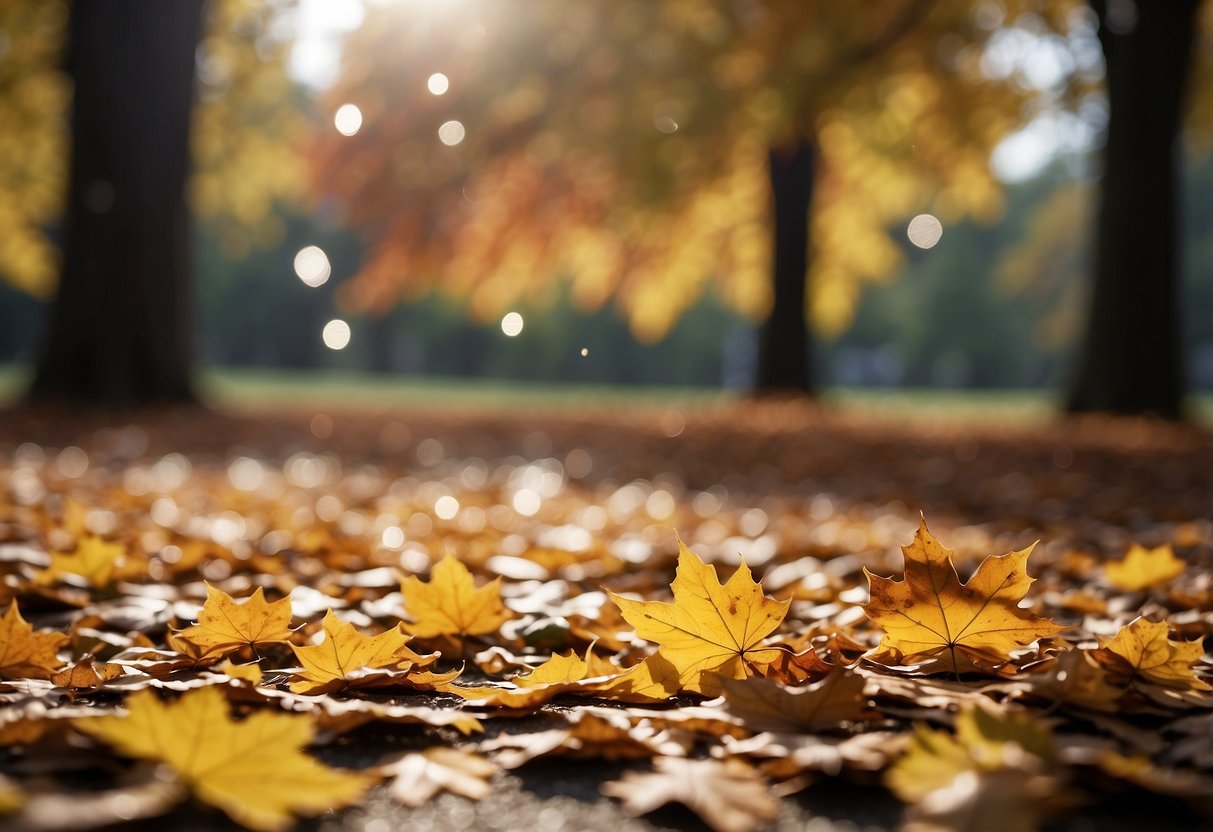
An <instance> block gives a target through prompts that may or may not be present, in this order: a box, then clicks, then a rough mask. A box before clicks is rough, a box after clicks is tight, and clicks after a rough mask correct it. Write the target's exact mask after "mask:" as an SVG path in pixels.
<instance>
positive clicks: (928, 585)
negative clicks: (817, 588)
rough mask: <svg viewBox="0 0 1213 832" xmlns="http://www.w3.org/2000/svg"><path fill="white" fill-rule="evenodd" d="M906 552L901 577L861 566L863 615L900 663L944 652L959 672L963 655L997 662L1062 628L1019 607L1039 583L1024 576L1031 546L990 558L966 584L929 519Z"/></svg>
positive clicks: (984, 662)
mask: <svg viewBox="0 0 1213 832" xmlns="http://www.w3.org/2000/svg"><path fill="white" fill-rule="evenodd" d="M902 552H903V554H904V556H905V577H904V579H903V580H901V581H894V580H892V579H890V578H882V577H880V576H879V575H874V574H872V573H871V572H869V571H868V570H867V569H866V568H865V569H864V574H865V575H866V576H867V578H868V591H869V593H870V599H871V600H869V602H868V603H867V605H865V606H864V612H866V613H867V616H868V618H869V619H871V620H872V621H873V622H874V623H875V624H876V625H877V626H879V627H880V628H881V629H883V630H884V637H883V638H882V639H881V642H880V649H881V650H882V651H884V652H886V653H889V654H892V655H893V656H895V657H897V659H898V660H900V661H901V662H904V663H915V662H918V661H922V660H924V659H929V658H934V657H938V656H940V655H941V654H943V653H944V652H945V651H946V652H947V653H948V654H949V659H950V662H949V663H950V665H951V666H950V667H949V668H948V669H949V670H951V671H952V672H953V673H956V674H959V673H960V672H961V670H962V669H964V668H965V664H964V663H962V662H961V660H960V659H958V658H957V653H958V652H959V653H961V654H962V655H963V657H964V658H965V659H967V660H969V662H972V663H973V664H976V665H977V666H993V665H997V664H999V663H1005V662H1006V661H1009V660H1010V655H1009V653H1010V651H1011V650H1013V649H1015V648H1016V647H1019V646H1022V645H1024V644H1028V643H1030V642H1032V641H1035V640H1036V639H1038V638H1040V637H1041V636H1046V635H1050V634H1052V633H1055V632H1057V631H1058V630H1061V629H1063V628H1062V627H1059V626H1057V625H1056V624H1054V623H1053V622H1051V621H1048V620H1046V619H1044V618H1040V617H1039V616H1037V615H1035V614H1033V613H1031V612H1029V611H1028V610H1025V609H1022V608H1021V607H1020V606H1019V602H1020V601H1021V600H1022V599H1023V597H1024V595H1025V594H1026V593H1027V591H1028V587H1029V586H1031V584H1032V581H1033V580H1034V579H1033V578H1029V577H1028V573H1027V562H1028V556H1029V555H1030V554H1031V552H1032V547H1029V548H1027V549H1022V550H1020V551H1018V552H1011V553H1009V554H1006V555H999V556H993V555H991V556H990V557H988V558H986V559H985V560H983V561H982V562H981V565H980V566H978V567H977V571H975V572H974V573H973V575H972V577H971V578H969V580H968V581H967V582H966V583H963V584H962V583H961V582H960V576H959V575H957V574H956V567H955V566H954V565H953V563H952V558H951V554H952V551H951V550H950V549H945V548H944V547H943V546H941V545H940V544H939V541H937V540H936V539H935V538H934V537H933V536H932V535H931V532H930V531H929V530H928V529H927V524H926V521H925V520H924V521H922V522H921V523H920V524H919V526H918V532H917V533H916V534H915V535H914V541H913V542H912V543H911V544H910V545H909V546H905V547H903V548H902Z"/></svg>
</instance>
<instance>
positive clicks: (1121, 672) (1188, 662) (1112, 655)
mask: <svg viewBox="0 0 1213 832" xmlns="http://www.w3.org/2000/svg"><path fill="white" fill-rule="evenodd" d="M1167 633H1168V630H1167V624H1166V622H1165V621H1157V622H1155V621H1151V620H1150V619H1148V618H1143V617H1138V618H1135V619H1134V620H1133V621H1131V622H1129V623H1128V624H1126V625H1125V626H1123V627H1121V628H1120V630H1119V631H1118V632H1117V633H1116V635H1114V636H1112V637H1111V638H1107V639H1104V640H1103V641H1101V642H1100V646H1099V649H1098V650H1093V651H1092V652H1091V656H1092V658H1094V659H1095V660H1096V661H1098V662H1099V663H1100V664H1102V665H1103V666H1104V668H1105V669H1107V671H1108V672H1109V673H1110V674H1111V675H1113V676H1114V677H1120V678H1123V679H1131V678H1134V677H1137V678H1141V679H1145V680H1146V681H1148V682H1153V683H1154V684H1156V685H1160V686H1162V687H1164V688H1175V689H1176V690H1213V686H1210V685H1209V684H1208V683H1207V682H1204V681H1202V680H1201V679H1199V678H1197V676H1196V674H1195V673H1193V672H1192V665H1193V664H1195V663H1196V662H1198V661H1200V658H1201V657H1202V656H1203V655H1204V653H1205V649H1204V645H1203V644H1202V643H1201V641H1200V640H1199V639H1197V640H1196V641H1171V639H1169V638H1167Z"/></svg>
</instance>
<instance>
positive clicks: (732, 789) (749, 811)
mask: <svg viewBox="0 0 1213 832" xmlns="http://www.w3.org/2000/svg"><path fill="white" fill-rule="evenodd" d="M653 769H654V770H653V771H651V772H636V771H629V772H625V773H624V775H623V777H622V779H620V780H612V781H610V782H608V783H604V784H603V785H602V793H603V794H605V795H606V796H607V797H614V798H617V799H618V800H621V801H622V802H623V808H624V809H625V810H626V811H627V812H628V813H629V814H632V815H644V814H648V813H649V812H651V811H653V810H654V809H658V808H660V807H661V806H664V805H665V804H667V803H681V804H682V805H684V806H686V807H687V808H688V809H690V810H691V811H693V812H694V813H695V814H697V815H698V816H699V817H700V819H702V820H703V822H704V823H706V824H707V825H708V826H710V827H712V828H713V829H715V830H716V831H717V832H749V830H752V829H754V828H755V827H758V826H761V825H763V824H767V823H770V822H771V821H773V820H775V816H776V815H778V814H779V804H778V802H776V800H775V799H774V798H773V797H771V793H770V790H769V789H768V788H767V784H766V781H765V780H764V779H763V778H762V776H761V775H760V774H759V773H758V772H757V771H755V770H754V769H753V767H751V766H750V765H749V764H748V763H745V762H743V761H742V760H741V759H739V758H737V757H729V758H728V759H726V760H723V761H721V760H688V759H685V758H683V757H658V758H656V759H655V760H653Z"/></svg>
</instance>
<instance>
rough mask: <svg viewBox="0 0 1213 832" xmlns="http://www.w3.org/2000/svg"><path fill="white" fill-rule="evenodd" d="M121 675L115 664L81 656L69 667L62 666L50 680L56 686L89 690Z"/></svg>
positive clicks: (118, 667) (120, 670) (120, 669)
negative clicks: (98, 661)
mask: <svg viewBox="0 0 1213 832" xmlns="http://www.w3.org/2000/svg"><path fill="white" fill-rule="evenodd" d="M121 675H122V668H121V667H120V666H119V665H116V664H105V663H104V662H102V663H100V664H98V663H97V661H96V660H95V659H94V658H93V657H92V656H87V655H86V656H81V657H80V660H79V661H77V662H76V663H75V664H73V665H72V666H71V667H67V668H64V669H63V670H60V671H59V672H58V673H55V674H54V675H53V676H51V681H52V682H53V683H54V684H55V685H56V686H58V687H61V688H71V689H73V690H90V689H92V688H95V687H97V686H99V685H102V684H105V683H106V682H108V681H111V680H113V679H117V678H118V677H119V676H121Z"/></svg>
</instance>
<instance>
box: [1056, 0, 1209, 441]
mask: <svg viewBox="0 0 1213 832" xmlns="http://www.w3.org/2000/svg"><path fill="white" fill-rule="evenodd" d="M1198 5H1199V2H1198V0H1165V1H1164V2H1138V3H1136V4H1133V3H1119V4H1117V3H1112V2H1106V0H1091V6H1092V8H1094V9H1095V11H1096V13H1097V14H1098V16H1099V38H1100V42H1101V43H1102V45H1103V52H1104V60H1105V63H1106V65H1107V87H1108V137H1107V144H1106V145H1105V147H1104V154H1103V156H1104V170H1103V179H1102V182H1101V185H1100V204H1099V213H1098V219H1097V226H1096V241H1095V277H1094V286H1093V293H1092V295H1091V305H1090V310H1089V317H1088V321H1087V331H1086V336H1085V339H1084V341H1083V344H1082V348H1081V352H1080V354H1079V359H1078V370H1077V374H1076V376H1075V378H1074V381H1073V384H1072V386H1071V388H1070V392H1069V399H1068V401H1067V409H1068V410H1070V411H1072V412H1087V411H1104V412H1110V413H1121V414H1135V413H1153V414H1156V415H1158V416H1162V417H1165V418H1171V419H1174V418H1178V417H1179V416H1180V415H1181V406H1182V400H1183V396H1184V393H1185V391H1186V388H1185V381H1184V371H1183V357H1182V348H1181V345H1182V340H1181V336H1180V315H1179V222H1178V216H1177V215H1178V180H1179V168H1180V158H1179V153H1180V148H1179V141H1178V139H1179V127H1180V122H1181V117H1182V109H1183V108H1182V104H1183V93H1184V84H1185V80H1186V78H1187V75H1188V70H1189V65H1190V57H1191V47H1192V39H1193V28H1194V13H1195V11H1196V7H1197V6H1198Z"/></svg>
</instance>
